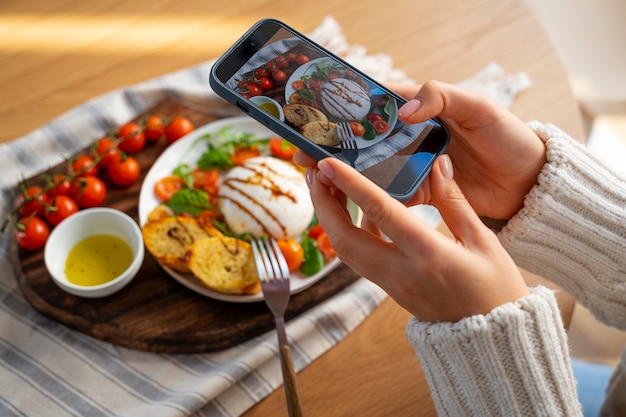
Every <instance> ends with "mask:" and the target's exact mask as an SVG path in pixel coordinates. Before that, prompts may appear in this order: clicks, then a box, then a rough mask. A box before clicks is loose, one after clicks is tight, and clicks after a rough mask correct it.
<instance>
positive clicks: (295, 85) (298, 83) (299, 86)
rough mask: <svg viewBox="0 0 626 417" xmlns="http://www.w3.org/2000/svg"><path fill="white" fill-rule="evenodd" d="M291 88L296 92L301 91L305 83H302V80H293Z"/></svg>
mask: <svg viewBox="0 0 626 417" xmlns="http://www.w3.org/2000/svg"><path fill="white" fill-rule="evenodd" d="M291 87H292V88H293V89H294V90H296V91H298V90H302V89H303V88H305V87H306V83H305V82H304V80H295V81H294V82H292V83H291Z"/></svg>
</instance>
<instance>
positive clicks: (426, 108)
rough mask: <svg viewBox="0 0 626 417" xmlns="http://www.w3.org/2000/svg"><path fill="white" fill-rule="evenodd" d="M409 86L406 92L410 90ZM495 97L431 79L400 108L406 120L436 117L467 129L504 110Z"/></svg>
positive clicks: (402, 119)
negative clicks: (493, 98) (451, 121)
mask: <svg viewBox="0 0 626 417" xmlns="http://www.w3.org/2000/svg"><path fill="white" fill-rule="evenodd" d="M410 91H411V90H410V89H406V92H407V93H408V92H410ZM503 111H504V109H502V108H501V107H500V106H498V105H497V104H496V103H495V102H494V101H493V100H492V99H491V98H489V97H488V96H486V95H484V94H480V93H477V92H475V91H469V90H465V89H463V88H460V87H457V86H454V85H451V84H446V83H442V82H438V81H428V82H426V83H424V85H422V87H421V88H420V89H419V91H418V92H417V94H415V96H414V98H413V99H411V100H409V102H407V103H406V104H405V105H403V106H402V107H400V109H398V118H399V119H400V120H401V121H403V122H404V123H419V122H423V121H425V120H428V119H432V118H434V117H440V118H445V119H450V120H453V121H455V122H456V123H459V124H463V125H464V127H465V128H470V129H471V127H472V126H476V127H480V126H484V125H485V124H486V123H487V124H488V123H492V122H493V120H494V118H497V117H498V115H499V114H500V112H503ZM486 121H487V122H486Z"/></svg>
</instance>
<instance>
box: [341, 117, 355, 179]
mask: <svg viewBox="0 0 626 417" xmlns="http://www.w3.org/2000/svg"><path fill="white" fill-rule="evenodd" d="M337 136H339V146H340V147H341V154H342V155H343V156H345V158H346V159H347V160H348V162H349V163H350V165H352V168H354V167H355V166H354V164H355V162H356V160H357V158H358V157H359V148H358V146H357V143H356V139H355V138H354V133H353V132H352V129H351V128H350V124H349V123H346V122H339V123H337Z"/></svg>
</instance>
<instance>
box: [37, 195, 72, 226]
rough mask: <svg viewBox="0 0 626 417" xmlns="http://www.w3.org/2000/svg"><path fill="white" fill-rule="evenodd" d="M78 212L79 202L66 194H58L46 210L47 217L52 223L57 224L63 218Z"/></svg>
mask: <svg viewBox="0 0 626 417" xmlns="http://www.w3.org/2000/svg"><path fill="white" fill-rule="evenodd" d="M77 212H78V204H77V203H76V201H74V200H73V199H72V198H70V197H68V196H66V195H58V196H56V197H55V199H54V200H53V201H52V205H51V206H50V207H49V208H48V210H47V211H46V215H45V219H46V221H47V222H48V223H50V225H52V226H56V225H57V224H59V223H61V222H62V221H63V220H65V219H67V218H68V217H70V216H71V215H72V214H74V213H77Z"/></svg>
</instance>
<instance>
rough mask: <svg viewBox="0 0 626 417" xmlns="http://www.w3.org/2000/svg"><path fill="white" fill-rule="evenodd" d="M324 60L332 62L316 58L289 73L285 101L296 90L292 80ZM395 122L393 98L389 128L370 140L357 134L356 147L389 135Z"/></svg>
mask: <svg viewBox="0 0 626 417" xmlns="http://www.w3.org/2000/svg"><path fill="white" fill-rule="evenodd" d="M326 62H334V61H331V60H330V59H329V58H317V59H314V60H312V61H310V62H308V63H306V64H304V65H302V66H300V67H298V68H296V70H295V71H294V72H293V73H292V74H291V77H289V80H287V83H286V84H285V103H288V102H289V97H291V95H292V94H293V93H294V92H295V91H296V90H295V89H294V88H293V86H292V84H293V82H294V81H296V80H299V79H300V77H302V76H303V75H305V73H307V72H309V70H312V69H314V68H312V67H314V66H315V67H316V66H318V65H320V64H323V63H326ZM311 72H313V71H311ZM397 122H398V103H396V101H395V100H393V101H392V102H391V103H390V105H389V120H387V123H388V124H389V130H388V131H387V132H385V133H383V134H380V135H376V137H375V138H374V139H371V140H368V139H364V138H363V137H362V136H357V137H356V138H355V139H356V142H357V146H358V148H359V149H364V148H368V147H370V146H372V145H375V144H376V143H378V142H380V141H381V140H383V139H385V138H386V137H387V136H389V134H390V133H391V131H392V130H393V127H394V126H395V125H396V123H397ZM336 148H339V146H336Z"/></svg>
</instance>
